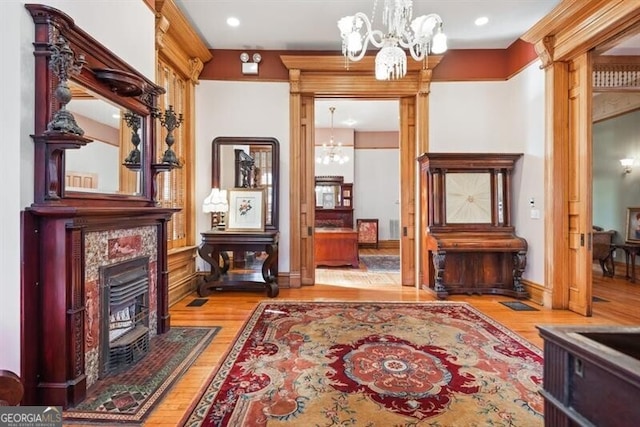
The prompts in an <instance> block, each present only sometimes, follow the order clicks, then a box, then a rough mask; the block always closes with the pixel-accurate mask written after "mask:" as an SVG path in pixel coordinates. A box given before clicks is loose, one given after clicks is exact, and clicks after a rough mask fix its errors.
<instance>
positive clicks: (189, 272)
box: [167, 246, 197, 306]
mask: <svg viewBox="0 0 640 427" xmlns="http://www.w3.org/2000/svg"><path fill="white" fill-rule="evenodd" d="M196 251H197V247H196V246H185V247H182V248H178V249H175V250H172V251H170V252H169V255H168V263H167V264H168V266H169V306H172V305H173V304H175V303H176V302H178V301H180V300H181V299H183V298H184V297H185V296H187V295H189V294H190V293H192V292H193V291H194V290H195V289H196V283H197V273H196V263H195V259H196V256H197V252H196Z"/></svg>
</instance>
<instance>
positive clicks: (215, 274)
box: [198, 244, 229, 297]
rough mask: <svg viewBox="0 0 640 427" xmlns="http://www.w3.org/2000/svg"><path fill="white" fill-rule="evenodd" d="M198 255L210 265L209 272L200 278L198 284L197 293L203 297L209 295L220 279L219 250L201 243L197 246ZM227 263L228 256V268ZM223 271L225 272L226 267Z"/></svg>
mask: <svg viewBox="0 0 640 427" xmlns="http://www.w3.org/2000/svg"><path fill="white" fill-rule="evenodd" d="M198 255H200V257H201V258H202V259H204V260H205V261H206V262H207V264H209V265H210V266H211V273H210V274H208V275H206V276H204V277H203V278H202V279H200V283H199V284H198V295H200V296H201V297H204V296H207V295H211V293H212V292H213V288H214V287H215V284H216V283H217V282H219V281H220V276H221V273H222V271H221V270H220V252H219V251H214V250H213V247H212V246H211V245H207V244H203V245H201V246H200V247H199V248H198ZM223 259H224V256H223ZM228 264H229V257H227V260H226V266H227V269H228V268H229V266H228ZM224 271H225V272H226V269H225V270H224Z"/></svg>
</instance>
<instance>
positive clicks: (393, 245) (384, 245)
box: [378, 240, 400, 249]
mask: <svg viewBox="0 0 640 427" xmlns="http://www.w3.org/2000/svg"><path fill="white" fill-rule="evenodd" d="M378 249H400V240H380V241H379V242H378Z"/></svg>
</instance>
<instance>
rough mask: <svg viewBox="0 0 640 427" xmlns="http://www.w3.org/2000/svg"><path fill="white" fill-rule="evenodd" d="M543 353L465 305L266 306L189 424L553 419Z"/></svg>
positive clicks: (526, 422)
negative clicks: (544, 393) (547, 412)
mask: <svg viewBox="0 0 640 427" xmlns="http://www.w3.org/2000/svg"><path fill="white" fill-rule="evenodd" d="M541 387H542V351H541V350H539V349H538V348H536V347H535V346H533V345H532V344H530V343H528V342H527V341H525V340H524V339H522V338H520V337H519V336H517V335H515V334H514V333H512V332H511V331H510V330H509V329H507V328H506V327H504V326H502V325H501V324H499V323H497V322H496V321H494V320H492V319H491V318H489V317H487V316H485V315H483V314H482V313H480V312H479V311H477V310H476V309H474V308H473V307H472V306H471V305H469V304H467V303H464V302H443V301H436V302H428V303H403V302H391V303H387V302H383V303H381V302H293V301H291V302H286V301H282V302H262V303H260V304H259V305H258V307H257V308H256V310H255V311H254V312H253V314H252V315H251V317H250V318H249V319H248V321H247V323H246V324H245V326H244V327H243V328H242V330H241V331H240V333H239V334H238V336H237V338H236V341H235V342H234V343H233V344H232V346H231V347H230V349H229V351H228V353H227V354H226V355H225V356H224V358H223V359H222V361H221V363H220V365H219V367H218V368H217V370H216V372H214V373H213V374H212V377H211V378H210V379H209V381H208V382H207V385H206V386H205V388H204V390H203V392H202V395H201V396H200V397H198V399H197V401H196V402H195V403H194V404H193V406H192V408H191V409H190V410H189V411H188V412H187V415H186V416H185V418H184V419H183V420H182V421H181V425H183V426H233V427H239V426H283V427H284V426H290V427H302V426H304V427H307V426H309V427H311V426H370V427H374V426H385V427H386V426H389V427H391V426H393V427H399V426H405V427H409V426H438V427H445V426H456V427H457V426H542V425H543V414H542V412H543V404H544V402H543V399H542V397H541V396H540V394H539V393H538V391H539V390H540V389H541Z"/></svg>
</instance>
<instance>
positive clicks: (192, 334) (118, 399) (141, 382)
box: [63, 327, 220, 426]
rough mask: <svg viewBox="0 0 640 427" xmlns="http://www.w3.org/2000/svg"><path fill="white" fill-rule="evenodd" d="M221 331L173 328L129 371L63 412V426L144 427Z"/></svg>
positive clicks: (109, 379)
mask: <svg viewBox="0 0 640 427" xmlns="http://www.w3.org/2000/svg"><path fill="white" fill-rule="evenodd" d="M219 330H220V328H219V327H214V328H187V327H172V328H171V329H169V332H167V333H165V334H162V335H157V336H155V337H153V338H151V340H150V342H149V353H148V354H147V355H146V356H145V357H144V358H143V359H141V360H140V361H139V362H137V363H136V364H135V365H134V366H132V367H131V368H128V369H127V370H125V371H123V372H121V373H118V374H115V375H111V376H109V377H107V378H105V379H101V380H98V381H97V382H96V383H95V384H93V385H92V386H91V387H90V388H89V390H87V397H86V399H85V400H84V401H83V402H81V403H80V404H79V405H77V406H75V407H73V408H69V409H67V410H65V411H64V412H63V422H64V425H69V424H83V425H90V424H98V425H110V426H111V425H142V422H143V421H144V419H145V418H146V416H147V415H149V413H150V412H151V410H152V409H153V408H154V407H155V406H156V405H157V404H158V403H159V402H160V400H161V399H162V397H163V396H164V394H165V393H166V392H167V391H168V390H169V389H170V388H171V386H172V385H173V384H174V383H175V382H176V381H177V380H178V379H179V378H180V377H181V376H182V374H184V372H185V371H186V370H187V368H189V366H191V364H192V363H193V362H194V361H195V359H196V358H197V357H198V356H199V355H200V353H201V352H202V351H203V350H204V349H205V348H206V347H207V345H209V343H210V342H211V340H212V339H213V337H214V336H215V335H216V334H217V333H218V331H219Z"/></svg>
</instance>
